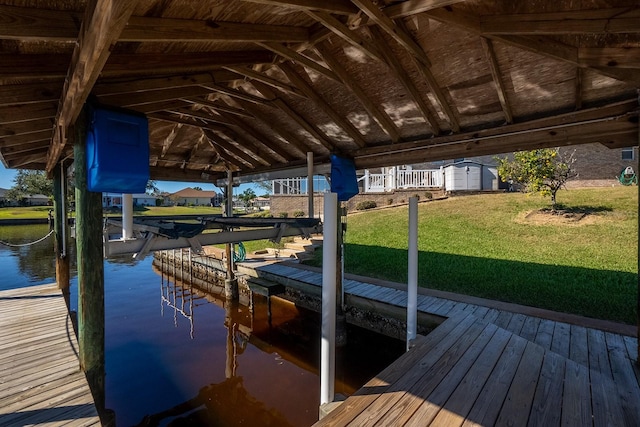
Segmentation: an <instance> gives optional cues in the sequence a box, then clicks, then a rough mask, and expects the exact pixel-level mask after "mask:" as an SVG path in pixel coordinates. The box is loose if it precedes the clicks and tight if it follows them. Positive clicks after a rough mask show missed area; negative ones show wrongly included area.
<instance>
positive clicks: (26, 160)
mask: <svg viewBox="0 0 640 427" xmlns="http://www.w3.org/2000/svg"><path fill="white" fill-rule="evenodd" d="M46 158H47V150H46V149H44V150H42V152H41V153H37V154H30V155H28V156H20V157H18V158H17V159H15V160H10V161H7V166H8V167H9V169H29V168H27V167H26V166H27V165H29V164H32V163H42V162H44V161H45V160H46Z"/></svg>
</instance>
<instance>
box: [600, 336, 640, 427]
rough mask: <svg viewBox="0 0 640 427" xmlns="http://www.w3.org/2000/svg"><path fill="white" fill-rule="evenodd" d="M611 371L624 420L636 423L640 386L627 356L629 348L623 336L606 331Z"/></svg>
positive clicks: (628, 423)
mask: <svg viewBox="0 0 640 427" xmlns="http://www.w3.org/2000/svg"><path fill="white" fill-rule="evenodd" d="M605 339H606V342H607V348H608V352H609V362H610V364H611V373H612V375H613V381H614V382H615V385H616V388H617V390H618V395H619V397H620V403H621V405H622V412H623V414H624V421H625V423H626V424H627V425H634V424H636V423H637V422H638V420H640V387H639V386H638V381H637V380H636V376H635V373H634V371H633V368H632V366H631V362H630V361H629V359H628V358H627V357H626V354H627V349H626V347H625V344H624V340H623V338H622V336H620V335H617V334H612V333H610V332H607V333H605Z"/></svg>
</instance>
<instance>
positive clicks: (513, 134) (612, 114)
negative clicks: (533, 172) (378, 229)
mask: <svg viewBox="0 0 640 427" xmlns="http://www.w3.org/2000/svg"><path fill="white" fill-rule="evenodd" d="M637 107H638V101H637V100H636V99H630V100H627V101H622V102H616V103H613V104H609V105H604V106H600V107H594V108H590V109H585V110H580V111H573V112H570V113H564V114H557V115H554V116H552V117H545V118H542V119H536V120H529V121H525V122H520V123H514V124H509V125H505V126H497V127H493V128H490V129H482V130H477V131H473V132H465V133H462V134H455V135H445V136H438V137H427V136H425V137H424V139H422V140H419V141H413V142H407V143H400V144H395V145H393V146H389V145H387V146H378V147H368V148H364V149H361V150H358V151H357V152H356V153H355V155H356V156H360V157H362V158H363V159H364V158H365V157H371V156H377V155H380V156H384V155H389V154H392V153H393V152H407V153H409V152H413V151H414V149H420V148H421V147H427V146H438V145H440V146H446V145H453V144H460V143H464V144H467V146H468V148H469V149H470V150H474V151H473V155H475V148H473V145H474V144H475V142H476V141H483V140H487V141H488V140H492V139H501V140H502V141H506V142H503V144H506V143H508V142H509V141H510V138H518V141H523V142H525V143H526V141H527V137H529V138H530V139H532V137H531V135H533V134H534V133H536V132H539V133H541V134H548V135H549V136H554V135H556V134H558V132H559V131H560V130H561V129H569V128H571V129H573V130H572V131H571V132H572V135H576V132H578V133H580V132H582V131H581V129H582V126H586V125H588V124H596V125H597V126H596V127H597V128H598V129H600V130H599V131H611V130H612V129H618V130H619V129H620V128H623V129H625V128H627V129H632V128H633V127H634V126H635V131H636V134H637V123H635V121H636V120H637V119H636V117H637V115H638V112H637ZM614 119H615V120H614ZM610 121H616V122H617V123H616V124H614V125H612V127H609V125H608V122H610ZM583 133H584V135H587V136H588V135H589V134H588V133H586V132H583ZM565 134H566V133H565ZM522 149H527V148H526V147H524V148H522ZM499 152H505V153H506V152H509V147H505V148H504V151H494V153H493V154H495V153H499ZM446 158H450V157H443V158H442V159H446ZM442 159H440V160H442ZM398 164H401V163H398Z"/></svg>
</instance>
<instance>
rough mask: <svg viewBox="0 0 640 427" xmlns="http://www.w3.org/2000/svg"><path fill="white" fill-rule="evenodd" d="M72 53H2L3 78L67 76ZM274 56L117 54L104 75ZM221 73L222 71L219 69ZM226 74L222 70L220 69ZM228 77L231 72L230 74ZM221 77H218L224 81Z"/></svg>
mask: <svg viewBox="0 0 640 427" xmlns="http://www.w3.org/2000/svg"><path fill="white" fill-rule="evenodd" d="M70 59H71V57H70V56H69V55H66V54H0V80H14V79H24V78H38V79H61V80H62V79H64V78H65V76H66V74H65V73H66V70H67V69H68V67H69V61H70ZM273 59H274V55H273V53H272V52H270V51H268V50H252V51H225V52H216V53H215V54H209V55H203V54H202V53H184V54H176V53H174V54H166V53H158V54H155V53H147V54H140V53H138V54H115V55H113V56H112V57H111V58H109V62H107V63H106V64H105V65H104V67H103V68H102V70H101V72H100V73H99V74H100V78H101V79H108V78H110V77H118V78H122V77H135V76H144V77H149V75H153V74H155V75H158V74H177V75H181V74H182V75H184V74H195V73H205V72H214V71H216V70H218V69H219V68H221V67H223V66H227V65H242V64H264V63H271V62H272V61H273ZM218 73H219V71H218ZM219 74H220V75H222V74H221V73H219ZM226 77H227V78H226V79H225V80H228V77H229V75H228V74H227V75H226ZM221 80H222V79H218V80H217V81H221Z"/></svg>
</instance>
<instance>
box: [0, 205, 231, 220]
mask: <svg viewBox="0 0 640 427" xmlns="http://www.w3.org/2000/svg"><path fill="white" fill-rule="evenodd" d="M49 209H52V206H27V207H5V208H0V219H15V218H18V219H23V218H47V213H48V212H49ZM220 213H222V210H221V208H219V207H214V208H212V207H209V206H145V207H137V208H136V209H135V210H134V213H133V214H134V215H142V216H153V215H216V214H220ZM109 215H120V213H109Z"/></svg>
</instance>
